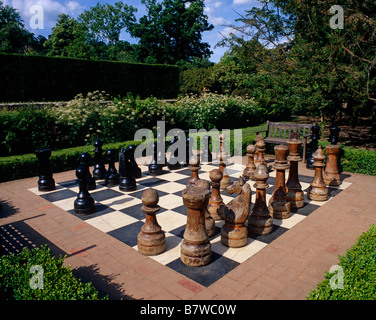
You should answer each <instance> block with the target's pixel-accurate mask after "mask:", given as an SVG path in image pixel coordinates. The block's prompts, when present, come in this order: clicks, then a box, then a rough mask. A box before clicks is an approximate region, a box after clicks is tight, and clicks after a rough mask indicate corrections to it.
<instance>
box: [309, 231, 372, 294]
mask: <svg viewBox="0 0 376 320" xmlns="http://www.w3.org/2000/svg"><path fill="white" fill-rule="evenodd" d="M338 265H339V266H340V267H341V268H342V272H341V274H339V273H338V271H337V272H333V273H329V272H325V279H324V280H323V281H322V282H320V283H318V284H317V288H316V289H315V290H311V291H310V292H309V294H308V296H307V299H308V300H375V299H376V227H375V225H371V226H370V228H369V229H368V231H366V232H364V233H363V234H361V235H360V237H359V238H358V239H357V241H356V243H355V244H354V245H353V246H352V247H351V248H350V249H349V250H347V252H346V253H345V255H343V256H339V263H338ZM333 277H336V278H333ZM339 277H342V279H341V280H342V281H341V282H340V279H339ZM332 278H333V280H332V285H331V279H332ZM339 283H341V284H342V285H341V286H340V285H339Z"/></svg>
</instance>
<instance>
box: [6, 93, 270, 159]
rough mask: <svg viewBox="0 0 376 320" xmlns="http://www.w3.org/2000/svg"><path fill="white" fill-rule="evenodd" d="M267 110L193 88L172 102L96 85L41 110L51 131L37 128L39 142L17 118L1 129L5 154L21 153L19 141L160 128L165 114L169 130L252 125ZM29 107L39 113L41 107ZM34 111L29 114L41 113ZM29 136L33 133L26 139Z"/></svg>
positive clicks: (80, 140) (30, 147) (52, 141)
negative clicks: (113, 95) (195, 91)
mask: <svg viewBox="0 0 376 320" xmlns="http://www.w3.org/2000/svg"><path fill="white" fill-rule="evenodd" d="M262 111H263V110H262V109H261V108H259V107H258V105H257V104H256V103H255V102H254V101H253V100H252V99H248V98H246V97H230V96H224V95H218V94H204V95H201V96H196V95H192V94H191V95H185V96H181V97H179V98H178V100H177V101H176V102H175V103H169V102H166V101H161V100H157V99H156V98H153V97H149V98H147V99H143V100H141V99H140V98H139V97H134V96H132V95H131V94H128V95H127V96H126V97H123V98H120V97H118V98H114V99H111V98H110V96H109V95H108V94H106V93H105V92H103V91H102V92H100V91H95V92H91V93H88V94H87V95H86V96H84V95H82V94H79V95H77V96H76V97H75V98H74V99H73V100H71V101H69V102H68V103H67V104H66V105H61V106H58V107H53V108H50V109H46V110H43V111H38V112H39V113H38V114H39V115H40V116H43V117H42V119H41V120H40V121H38V123H42V124H44V126H46V125H47V124H48V125H47V126H46V128H47V129H46V130H47V131H46V130H41V131H40V132H39V130H40V129H37V130H34V131H36V133H35V134H33V136H34V137H38V140H37V141H38V143H37V145H36V143H30V141H29V140H30V136H29V135H27V134H26V135H19V134H16V133H17V132H19V130H18V124H17V122H15V121H13V120H12V122H11V124H10V125H9V126H7V130H8V131H7V132H5V131H4V132H1V128H0V136H4V139H3V146H2V147H3V150H4V151H2V154H1V155H2V156H8V155H12V154H17V153H18V152H11V151H13V150H16V148H15V146H16V143H17V146H23V148H24V149H22V148H21V149H20V148H18V149H20V150H22V151H23V153H32V152H34V150H35V149H36V148H38V145H39V144H40V145H41V147H50V148H52V149H54V150H56V149H62V148H68V147H74V146H80V145H85V144H92V143H93V141H94V140H95V139H96V138H97V137H100V138H101V140H102V141H104V142H106V143H110V142H118V141H126V140H133V138H134V134H135V132H136V131H137V130H138V129H141V128H148V129H151V130H156V125H157V121H161V120H162V121H165V124H166V131H168V130H169V129H172V128H180V129H201V128H202V129H206V130H210V129H213V128H217V129H233V128H241V127H248V126H251V125H254V124H259V123H261V122H263V121H264V115H263V112H262ZM30 112H31V113H33V114H34V113H35V114H36V112H37V111H30ZM33 114H31V115H29V116H28V118H31V119H33V118H35V119H36V117H33ZM12 115H15V113H12V111H7V112H5V113H3V115H2V116H4V119H3V123H7V121H8V122H9V121H10V120H11V119H13V118H14V117H13V116H12ZM38 119H40V117H39V118H38ZM43 119H45V120H43ZM40 128H41V127H40ZM34 131H33V132H34ZM37 133H38V136H37ZM41 135H42V136H41ZM26 138H28V139H29V140H27V141H28V142H27V143H25V141H26ZM41 141H44V143H43V144H42V143H41ZM34 142H35V141H34ZM7 150H8V151H7Z"/></svg>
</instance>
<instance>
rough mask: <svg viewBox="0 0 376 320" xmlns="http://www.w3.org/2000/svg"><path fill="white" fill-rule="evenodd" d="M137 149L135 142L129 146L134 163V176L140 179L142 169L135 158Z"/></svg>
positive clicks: (130, 158) (129, 154)
mask: <svg viewBox="0 0 376 320" xmlns="http://www.w3.org/2000/svg"><path fill="white" fill-rule="evenodd" d="M135 151H136V146H135V145H134V144H130V145H129V146H128V148H127V152H128V157H129V161H130V162H131V165H132V171H133V177H134V178H135V179H139V178H141V176H142V173H141V169H140V168H139V166H138V164H137V162H136V159H135V158H134V153H135Z"/></svg>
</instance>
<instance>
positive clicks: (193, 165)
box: [187, 155, 201, 187]
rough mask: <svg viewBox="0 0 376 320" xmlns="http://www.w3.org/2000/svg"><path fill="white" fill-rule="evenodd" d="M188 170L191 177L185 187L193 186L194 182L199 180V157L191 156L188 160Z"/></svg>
mask: <svg viewBox="0 0 376 320" xmlns="http://www.w3.org/2000/svg"><path fill="white" fill-rule="evenodd" d="M188 169H189V170H191V179H190V180H189V182H188V185H187V187H190V186H194V185H195V183H196V182H197V181H198V180H200V178H199V177H198V171H199V170H200V169H201V167H200V158H199V157H198V156H196V155H195V156H192V157H191V159H190V160H189V167H188Z"/></svg>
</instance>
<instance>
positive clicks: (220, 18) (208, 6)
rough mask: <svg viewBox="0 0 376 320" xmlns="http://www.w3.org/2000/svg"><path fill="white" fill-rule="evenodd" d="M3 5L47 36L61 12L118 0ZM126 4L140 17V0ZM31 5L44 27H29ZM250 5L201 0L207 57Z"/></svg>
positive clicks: (28, 0) (217, 53) (30, 0)
mask: <svg viewBox="0 0 376 320" xmlns="http://www.w3.org/2000/svg"><path fill="white" fill-rule="evenodd" d="M1 1H3V3H4V4H8V5H10V6H12V7H14V8H16V9H18V10H19V12H20V15H21V17H22V19H23V21H24V22H25V26H26V27H27V28H28V29H29V30H30V31H33V32H34V33H35V34H36V35H38V34H41V35H44V36H46V37H47V36H48V35H49V34H50V33H51V28H52V27H53V26H54V25H55V23H56V19H57V16H58V15H59V14H61V13H66V14H69V15H70V16H72V17H77V16H78V15H80V13H82V12H83V11H84V10H87V9H89V8H90V7H91V6H94V5H95V4H96V3H97V2H100V3H110V4H114V3H115V2H118V1H119V0H94V1H89V0H68V1H67V0H1ZM123 2H125V3H126V4H128V5H132V6H134V7H135V8H137V10H138V12H137V14H136V16H137V17H140V16H142V15H143V14H144V13H145V11H144V6H143V5H142V4H141V1H140V0H128V1H123ZM34 5H39V6H41V7H42V8H43V17H44V28H43V29H34V30H32V29H31V27H30V25H32V24H31V23H30V21H31V18H32V16H33V15H35V13H36V12H35V11H34V12H30V9H31V8H32V7H33V6H34ZM254 6H260V3H259V2H258V1H257V0H205V14H206V15H207V16H208V20H209V22H210V23H212V24H213V25H214V29H213V30H212V31H210V32H204V34H203V41H204V42H207V43H209V44H210V46H211V50H212V51H213V52H214V53H213V55H212V56H211V58H210V60H211V61H213V62H218V61H219V59H220V57H221V56H222V55H223V53H224V52H225V51H226V48H216V49H215V48H214V46H215V45H216V44H217V43H218V42H219V41H220V40H221V39H222V35H221V34H223V35H228V34H229V33H230V32H231V29H230V28H229V27H226V25H230V24H234V23H235V19H236V18H238V17H239V16H238V14H237V13H236V12H238V13H240V14H244V12H245V10H249V9H251V8H252V7H254ZM122 40H127V41H129V42H136V41H137V40H135V39H131V38H130V37H129V36H128V35H127V34H126V33H125V32H124V33H123V34H122Z"/></svg>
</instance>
